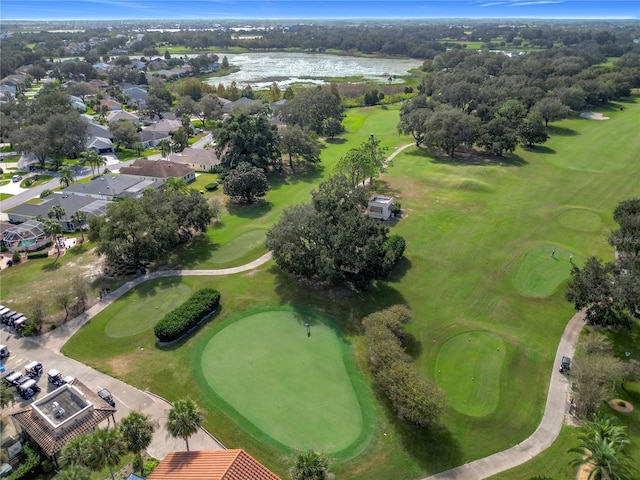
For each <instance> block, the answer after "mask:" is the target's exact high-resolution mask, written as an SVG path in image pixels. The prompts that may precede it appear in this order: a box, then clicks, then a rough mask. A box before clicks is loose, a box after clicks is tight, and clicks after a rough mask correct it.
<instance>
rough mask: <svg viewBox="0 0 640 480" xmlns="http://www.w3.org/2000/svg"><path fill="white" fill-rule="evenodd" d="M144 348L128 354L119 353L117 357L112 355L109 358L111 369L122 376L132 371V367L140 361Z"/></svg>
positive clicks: (108, 362) (108, 363)
mask: <svg viewBox="0 0 640 480" xmlns="http://www.w3.org/2000/svg"><path fill="white" fill-rule="evenodd" d="M138 348H141V347H138ZM143 352H144V350H138V351H136V352H134V353H128V354H126V355H118V356H117V357H111V358H110V359H109V360H107V365H108V366H109V371H111V372H113V373H114V374H115V375H117V376H118V377H120V378H122V377H123V376H124V375H126V374H128V373H130V372H131V368H132V367H133V366H134V365H136V364H137V363H139V362H140V356H141V354H143Z"/></svg>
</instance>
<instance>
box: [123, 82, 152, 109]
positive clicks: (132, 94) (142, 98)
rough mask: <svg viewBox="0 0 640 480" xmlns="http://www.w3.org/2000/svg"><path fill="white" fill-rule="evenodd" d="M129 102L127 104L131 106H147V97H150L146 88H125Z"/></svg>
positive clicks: (124, 91)
mask: <svg viewBox="0 0 640 480" xmlns="http://www.w3.org/2000/svg"><path fill="white" fill-rule="evenodd" d="M122 93H124V94H125V95H126V96H127V97H128V98H129V100H128V101H127V104H129V105H132V104H134V105H137V106H138V107H143V106H145V105H146V104H147V97H148V96H149V92H147V91H146V90H145V89H144V88H141V87H131V88H125V89H124V90H122Z"/></svg>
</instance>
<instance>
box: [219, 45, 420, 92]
mask: <svg viewBox="0 0 640 480" xmlns="http://www.w3.org/2000/svg"><path fill="white" fill-rule="evenodd" d="M224 55H226V57H227V60H228V61H229V63H230V64H231V65H235V66H237V67H239V68H240V70H239V71H238V72H235V73H232V74H230V75H227V76H225V77H212V78H209V79H208V80H207V82H209V83H211V84H212V85H218V83H222V84H223V85H224V86H225V87H227V86H229V85H230V84H231V82H234V81H235V82H236V85H237V86H238V87H240V88H242V87H244V86H246V85H251V87H252V88H254V89H263V88H267V87H268V86H269V85H271V84H272V83H273V82H276V83H277V84H278V86H279V87H280V88H282V87H286V86H287V85H290V84H292V83H300V82H305V83H315V84H323V83H326V82H325V81H324V80H323V78H329V77H330V78H345V79H346V78H347V77H363V78H365V79H367V80H373V81H378V82H381V83H388V82H389V77H393V76H394V75H396V76H397V77H400V76H402V75H407V74H408V73H409V70H411V69H413V68H417V67H420V66H421V65H422V62H421V61H420V60H416V59H406V58H403V59H399V58H365V57H349V56H340V55H328V54H323V53H315V54H314V53H294V52H268V53H267V52H265V53H242V54H220V60H222V57H223V56H224ZM402 82H403V80H402V79H400V78H397V79H395V80H394V82H393V83H402Z"/></svg>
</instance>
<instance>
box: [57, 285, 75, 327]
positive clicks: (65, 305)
mask: <svg viewBox="0 0 640 480" xmlns="http://www.w3.org/2000/svg"><path fill="white" fill-rule="evenodd" d="M53 300H54V303H55V305H56V307H58V308H62V309H64V319H65V321H66V320H67V318H68V317H69V305H70V304H71V294H70V293H69V290H66V289H60V290H56V291H55V292H54V294H53Z"/></svg>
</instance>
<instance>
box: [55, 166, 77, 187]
mask: <svg viewBox="0 0 640 480" xmlns="http://www.w3.org/2000/svg"><path fill="white" fill-rule="evenodd" d="M58 175H59V179H58V180H59V181H60V185H64V186H65V187H69V185H71V184H72V183H73V182H74V181H75V179H76V176H75V173H74V171H73V168H72V167H71V166H70V165H63V166H61V167H60V168H59V169H58Z"/></svg>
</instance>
